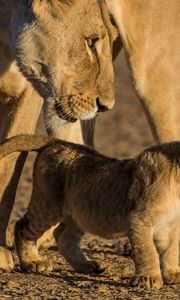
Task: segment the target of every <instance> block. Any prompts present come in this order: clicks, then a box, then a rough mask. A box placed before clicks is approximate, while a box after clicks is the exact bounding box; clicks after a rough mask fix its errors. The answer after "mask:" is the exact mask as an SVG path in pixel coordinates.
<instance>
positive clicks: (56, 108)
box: [44, 98, 97, 130]
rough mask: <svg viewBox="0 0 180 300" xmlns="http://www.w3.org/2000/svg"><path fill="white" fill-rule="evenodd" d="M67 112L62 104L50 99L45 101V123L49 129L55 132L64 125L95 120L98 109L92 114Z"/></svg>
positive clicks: (92, 111) (93, 110)
mask: <svg viewBox="0 0 180 300" xmlns="http://www.w3.org/2000/svg"><path fill="white" fill-rule="evenodd" d="M66 110H67V111H68V113H67V112H65V109H64V108H63V106H62V105H61V104H60V103H57V102H56V101H54V99H52V98H49V99H48V100H45V105H44V121H45V125H46V128H47V129H50V130H54V129H55V128H56V129H57V128H59V127H61V126H64V125H68V124H72V123H75V122H76V121H77V120H89V119H93V118H94V117H95V116H96V114H97V109H96V108H94V109H92V110H91V111H90V112H86V113H85V112H81V113H80V112H79V111H78V114H75V116H74V113H73V112H72V111H70V109H67V107H66Z"/></svg>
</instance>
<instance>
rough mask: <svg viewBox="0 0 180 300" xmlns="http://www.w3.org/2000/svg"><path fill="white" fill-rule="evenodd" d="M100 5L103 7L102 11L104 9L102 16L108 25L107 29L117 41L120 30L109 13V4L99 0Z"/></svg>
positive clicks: (113, 39)
mask: <svg viewBox="0 0 180 300" xmlns="http://www.w3.org/2000/svg"><path fill="white" fill-rule="evenodd" d="M98 2H99V4H100V7H101V11H102V18H103V20H104V23H105V24H106V26H107V29H108V31H109V34H110V36H111V39H112V41H115V40H116V39H117V37H118V30H117V28H116V26H115V24H113V22H112V20H111V17H110V15H109V12H108V9H107V6H106V2H105V1H104V0H98Z"/></svg>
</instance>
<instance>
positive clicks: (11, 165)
mask: <svg viewBox="0 0 180 300" xmlns="http://www.w3.org/2000/svg"><path fill="white" fill-rule="evenodd" d="M41 106H42V102H41V98H40V97H38V96H37V95H36V94H35V93H34V92H32V90H28V91H27V93H26V92H25V94H24V98H23V99H12V102H9V103H0V142H3V141H4V140H5V139H6V138H9V137H11V136H14V135H18V134H22V133H34V131H35V128H36V124H37V120H38V117H39V113H40V110H41ZM25 158H26V156H25V155H22V154H21V155H19V154H18V153H14V154H12V155H9V156H8V157H6V158H5V159H3V160H2V161H0V170H1V175H0V200H1V203H0V269H1V270H4V271H11V270H12V269H13V267H14V264H13V259H12V254H11V252H10V251H9V250H7V249H6V228H7V225H8V221H9V217H10V214H11V211H12V208H13V204H14V199H15V194H16V188H17V185H18V181H19V177H20V175H21V171H22V167H23V164H24V161H25Z"/></svg>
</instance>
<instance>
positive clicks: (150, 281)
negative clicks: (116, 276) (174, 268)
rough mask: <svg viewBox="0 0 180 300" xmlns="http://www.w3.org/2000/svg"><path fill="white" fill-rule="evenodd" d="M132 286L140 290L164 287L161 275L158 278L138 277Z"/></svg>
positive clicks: (134, 279)
mask: <svg viewBox="0 0 180 300" xmlns="http://www.w3.org/2000/svg"><path fill="white" fill-rule="evenodd" d="M131 286H133V287H139V288H148V289H149V288H156V289H160V288H161V287H162V286H163V280H162V277H161V276H160V275H156V276H136V277H135V278H133V280H132V282H131Z"/></svg>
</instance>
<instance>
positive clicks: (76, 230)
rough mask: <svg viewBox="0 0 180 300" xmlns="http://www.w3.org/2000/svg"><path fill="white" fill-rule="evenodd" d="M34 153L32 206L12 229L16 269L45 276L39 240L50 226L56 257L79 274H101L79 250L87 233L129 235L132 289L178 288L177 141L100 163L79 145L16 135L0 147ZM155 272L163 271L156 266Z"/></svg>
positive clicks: (3, 152)
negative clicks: (128, 157) (134, 287)
mask: <svg viewBox="0 0 180 300" xmlns="http://www.w3.org/2000/svg"><path fill="white" fill-rule="evenodd" d="M31 150H36V151H38V156H37V159H36V161H35V164H34V173H33V192H32V199H31V202H30V205H29V208H28V211H27V213H26V214H25V216H24V217H23V218H22V219H21V220H20V221H19V222H18V223H17V224H16V229H15V240H16V248H17V252H18V256H19V259H20V262H21V266H22V268H23V269H24V270H32V269H33V270H36V271H38V272H41V271H44V270H50V269H51V265H50V263H49V261H47V260H45V259H44V258H43V257H42V256H40V254H39V253H38V250H37V247H36V241H37V239H38V238H39V237H40V236H41V235H42V234H43V233H44V232H45V231H46V230H47V229H49V228H50V227H51V226H53V225H55V224H57V223H59V226H58V227H57V228H56V229H55V231H54V236H55V239H56V241H57V244H58V247H59V250H60V252H61V254H62V255H63V256H64V258H65V259H66V260H67V261H68V262H69V263H70V265H71V266H72V267H73V268H74V269H75V270H76V271H78V272H84V273H89V272H92V273H93V272H95V273H96V272H97V273H98V272H101V271H102V270H101V269H100V267H99V265H98V264H97V263H96V262H95V261H90V260H87V259H86V257H85V256H84V254H83V253H82V251H81V249H80V246H79V244H80V240H81V238H82V236H83V235H84V234H85V232H90V233H93V234H95V235H98V236H101V237H105V238H112V237H113V236H114V235H117V234H121V236H122V235H125V236H128V237H129V240H130V244H131V247H132V255H133V259H134V263H135V272H136V273H135V278H134V279H133V281H132V284H133V285H134V286H140V287H147V288H149V287H156V288H160V287H162V285H163V279H164V280H165V282H166V283H169V284H171V283H180V267H179V241H178V236H179V220H180V142H173V143H168V144H163V145H159V146H154V147H151V148H149V149H147V150H145V151H143V152H142V153H141V154H139V155H138V156H136V157H135V158H132V159H124V160H117V159H113V158H109V157H106V156H104V155H102V154H100V153H98V152H97V151H95V150H93V149H91V148H89V147H86V146H82V145H76V144H72V143H68V142H65V141H61V140H58V139H51V138H48V137H35V136H28V135H25V136H18V137H14V138H12V139H10V140H8V141H7V142H6V143H5V144H3V145H1V147H0V158H2V157H4V156H5V155H7V154H9V153H11V152H14V151H31ZM160 266H161V267H160Z"/></svg>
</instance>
